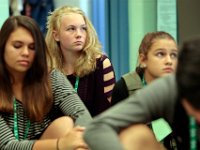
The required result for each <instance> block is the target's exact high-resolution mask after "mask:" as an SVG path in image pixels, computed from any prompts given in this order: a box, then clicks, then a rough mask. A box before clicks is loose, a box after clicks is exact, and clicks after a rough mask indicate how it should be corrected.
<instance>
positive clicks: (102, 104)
mask: <svg viewBox="0 0 200 150" xmlns="http://www.w3.org/2000/svg"><path fill="white" fill-rule="evenodd" d="M106 58H108V57H107V56H105V55H102V57H100V58H98V59H97V64H96V69H95V71H94V72H91V73H90V74H89V75H87V76H84V77H81V78H80V80H79V84H78V95H79V96H80V98H81V99H82V101H83V102H84V104H85V105H86V107H87V108H88V110H89V112H90V114H91V115H92V116H96V115H98V114H99V113H101V112H103V111H104V110H106V109H107V108H109V107H110V102H109V101H108V97H110V96H111V95H112V90H110V91H108V92H107V93H104V87H106V86H109V85H112V84H113V83H115V78H112V79H111V80H109V81H104V78H103V76H104V75H105V74H107V73H110V72H114V70H113V67H112V65H111V66H109V67H107V68H103V61H104V60H105V59H106ZM67 78H68V80H69V81H70V82H71V84H72V86H73V87H74V85H75V82H76V77H75V76H74V75H68V76H67Z"/></svg>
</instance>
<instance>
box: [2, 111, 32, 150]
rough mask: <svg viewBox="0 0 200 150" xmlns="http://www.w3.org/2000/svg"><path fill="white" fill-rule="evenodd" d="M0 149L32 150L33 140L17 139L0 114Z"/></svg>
mask: <svg viewBox="0 0 200 150" xmlns="http://www.w3.org/2000/svg"><path fill="white" fill-rule="evenodd" d="M0 131H1V132H0V149H1V150H8V149H9V150H24V149H25V150H32V147H33V144H34V141H33V140H22V141H18V140H16V139H15V137H14V134H13V132H12V130H11V129H10V128H9V126H8V125H7V123H6V122H5V120H4V119H3V117H2V116H1V115H0Z"/></svg>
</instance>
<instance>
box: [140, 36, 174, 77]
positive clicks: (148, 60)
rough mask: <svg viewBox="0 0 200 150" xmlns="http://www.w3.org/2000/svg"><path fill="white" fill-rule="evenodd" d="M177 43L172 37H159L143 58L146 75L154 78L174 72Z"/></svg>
mask: <svg viewBox="0 0 200 150" xmlns="http://www.w3.org/2000/svg"><path fill="white" fill-rule="evenodd" d="M177 55H178V49H177V44H176V43H175V42H174V41H173V40H171V39H157V40H155V41H154V43H153V44H152V46H151V47H150V49H149V51H148V53H147V56H144V57H145V58H143V59H142V63H144V64H146V68H145V72H144V73H145V74H146V75H145V76H148V78H149V79H151V80H153V79H156V78H158V77H162V76H164V75H166V74H169V73H172V72H174V71H175V70H176V66H177Z"/></svg>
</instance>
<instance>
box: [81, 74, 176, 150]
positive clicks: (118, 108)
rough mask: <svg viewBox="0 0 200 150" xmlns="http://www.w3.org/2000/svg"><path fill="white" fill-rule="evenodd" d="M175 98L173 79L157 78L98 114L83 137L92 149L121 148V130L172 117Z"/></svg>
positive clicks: (108, 149) (117, 149)
mask: <svg viewBox="0 0 200 150" xmlns="http://www.w3.org/2000/svg"><path fill="white" fill-rule="evenodd" d="M176 99H177V89H176V84H175V78H174V77H167V78H159V79H157V80H155V81H153V82H152V83H151V84H149V85H148V86H146V87H144V88H143V89H141V90H138V91H137V92H136V93H135V94H134V95H131V96H130V97H128V98H127V99H125V100H124V101H122V102H120V103H118V104H117V105H115V106H113V107H111V108H110V109H109V110H107V111H105V112H104V113H102V114H101V115H99V116H97V117H96V118H95V119H94V120H93V122H92V123H91V124H90V125H89V126H88V128H87V129H86V132H85V133H84V139H85V141H86V142H87V144H88V145H89V147H90V148H91V149H95V150H102V149H103V150H111V149H114V150H123V147H122V145H121V144H120V141H119V138H118V133H119V132H120V130H121V129H123V128H126V127H128V126H130V125H132V124H136V123H147V122H149V121H152V120H153V119H157V118H160V117H163V118H165V119H166V120H168V121H170V120H172V118H173V112H174V107H175V102H176ZM169 106H170V107H169ZM173 106H174V107H173ZM94 139H95V140H94ZM108 141H109V142H108Z"/></svg>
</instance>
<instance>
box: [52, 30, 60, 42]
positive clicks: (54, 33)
mask: <svg viewBox="0 0 200 150" xmlns="http://www.w3.org/2000/svg"><path fill="white" fill-rule="evenodd" d="M53 38H54V39H55V41H57V42H58V41H60V38H59V35H58V31H56V30H53Z"/></svg>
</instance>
